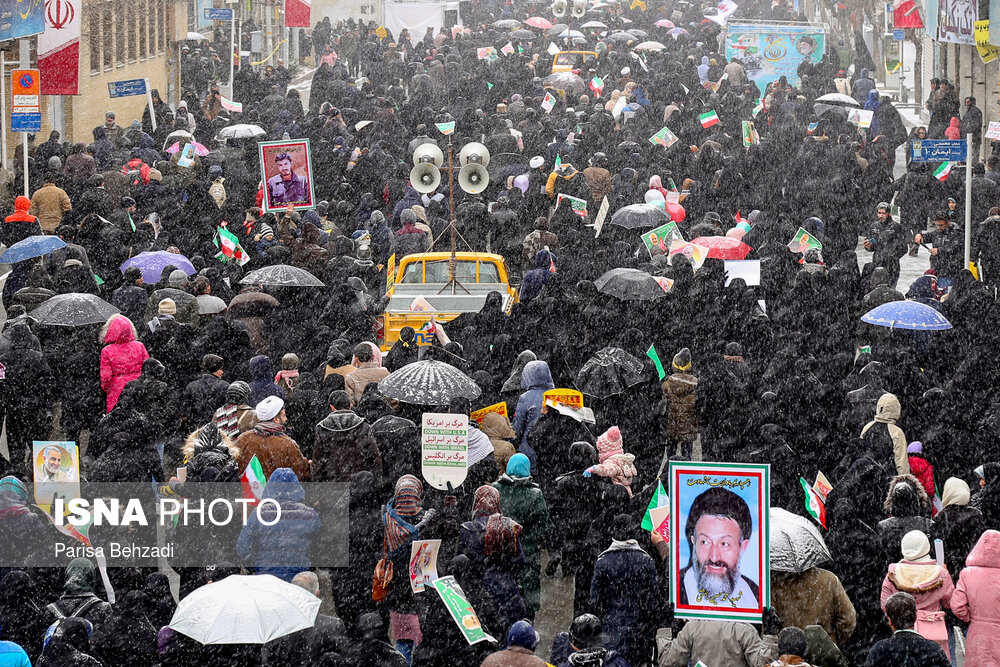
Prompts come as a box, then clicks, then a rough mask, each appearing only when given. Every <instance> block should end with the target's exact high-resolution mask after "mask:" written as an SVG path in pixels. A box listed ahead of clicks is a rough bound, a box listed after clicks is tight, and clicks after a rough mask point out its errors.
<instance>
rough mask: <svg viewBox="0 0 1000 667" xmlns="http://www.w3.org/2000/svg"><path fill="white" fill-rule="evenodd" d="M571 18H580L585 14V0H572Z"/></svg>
mask: <svg viewBox="0 0 1000 667" xmlns="http://www.w3.org/2000/svg"><path fill="white" fill-rule="evenodd" d="M571 13H572V14H573V18H577V19H582V18H583V17H584V16H586V14H587V0H573V10H572V12H571Z"/></svg>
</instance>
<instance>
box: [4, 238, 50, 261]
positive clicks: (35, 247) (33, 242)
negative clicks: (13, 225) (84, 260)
mask: <svg viewBox="0 0 1000 667" xmlns="http://www.w3.org/2000/svg"><path fill="white" fill-rule="evenodd" d="M65 247H66V242H65V241H63V240H62V239H61V238H59V237H58V236H44V235H43V236H29V237H28V238H26V239H22V240H20V241H18V242H17V243H15V244H14V245H12V246H11V247H9V248H7V251H6V252H5V253H4V254H2V255H0V263H2V264H17V263H18V262H23V261H24V260H26V259H31V258H32V257H41V256H42V255H47V254H49V253H50V252H52V251H53V250H57V249H59V248H65Z"/></svg>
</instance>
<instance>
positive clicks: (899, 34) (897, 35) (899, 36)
mask: <svg viewBox="0 0 1000 667" xmlns="http://www.w3.org/2000/svg"><path fill="white" fill-rule="evenodd" d="M892 38H893V39H894V40H895V41H897V42H902V41H903V40H904V39H906V35H905V33H904V32H903V29H902V28H893V30H892Z"/></svg>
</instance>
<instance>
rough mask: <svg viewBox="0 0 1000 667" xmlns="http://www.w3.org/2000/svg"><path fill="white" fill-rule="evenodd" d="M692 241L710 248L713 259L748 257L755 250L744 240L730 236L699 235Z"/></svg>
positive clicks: (709, 254)
mask: <svg viewBox="0 0 1000 667" xmlns="http://www.w3.org/2000/svg"><path fill="white" fill-rule="evenodd" d="M691 243H694V244H695V245H702V246H705V247H707V248H708V256H709V257H710V258H713V259H746V256H747V255H749V254H750V251H751V250H753V248H751V247H750V246H748V245H747V244H746V243H744V242H743V241H740V240H739V239H734V238H730V237H728V236H699V237H698V238H696V239H692V240H691Z"/></svg>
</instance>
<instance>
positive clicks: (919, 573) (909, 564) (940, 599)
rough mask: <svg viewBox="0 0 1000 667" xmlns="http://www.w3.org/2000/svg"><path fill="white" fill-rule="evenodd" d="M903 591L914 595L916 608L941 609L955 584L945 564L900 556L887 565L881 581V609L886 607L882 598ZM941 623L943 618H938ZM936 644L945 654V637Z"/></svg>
mask: <svg viewBox="0 0 1000 667" xmlns="http://www.w3.org/2000/svg"><path fill="white" fill-rule="evenodd" d="M899 591H903V592H904V593H909V594H910V595H912V596H913V599H914V600H916V602H917V612H918V614H917V615H918V616H919V612H921V611H930V612H933V611H941V610H942V609H949V608H950V607H951V603H952V596H953V595H954V593H955V584H953V583H952V581H951V575H950V574H948V568H945V567H939V566H938V564H937V563H936V562H934V561H933V560H926V561H907V560H903V561H900V562H898V563H893V564H891V565H890V566H889V573H888V574H886V575H885V579H884V580H883V581H882V599H881V604H882V611H883V612H884V611H885V601H886V600H888V599H889V596H890V595H892V594H893V593H898V592H899ZM940 622H941V623H942V624H943V623H944V619H941V621H940ZM938 646H940V647H941V648H942V649H944V652H945V654H948V641H947V640H945V641H943V642H938Z"/></svg>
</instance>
